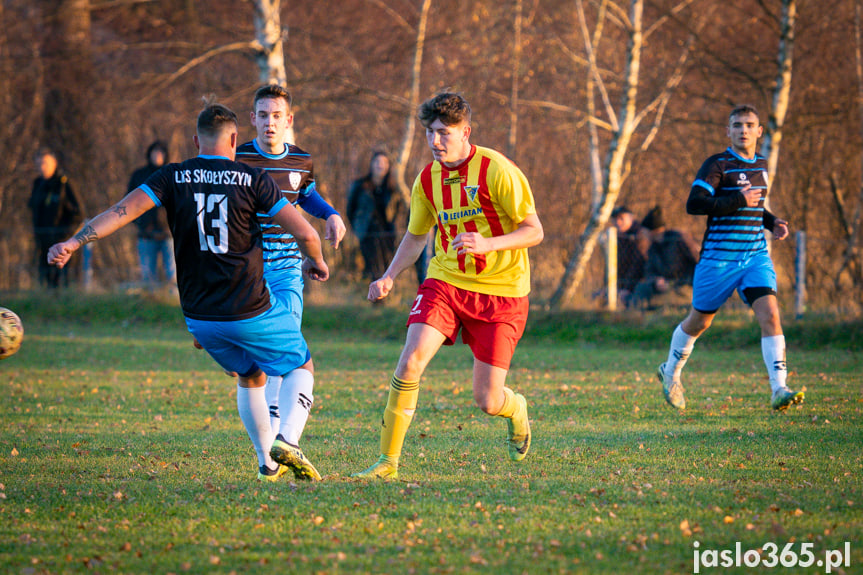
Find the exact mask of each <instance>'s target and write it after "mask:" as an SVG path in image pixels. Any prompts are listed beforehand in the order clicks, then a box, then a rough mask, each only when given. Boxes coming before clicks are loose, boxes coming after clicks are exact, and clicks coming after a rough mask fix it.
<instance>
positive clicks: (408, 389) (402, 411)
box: [381, 376, 512, 465]
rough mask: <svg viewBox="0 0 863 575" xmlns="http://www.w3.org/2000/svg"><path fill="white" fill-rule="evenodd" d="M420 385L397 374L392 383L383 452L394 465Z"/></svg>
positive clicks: (385, 413)
mask: <svg viewBox="0 0 863 575" xmlns="http://www.w3.org/2000/svg"><path fill="white" fill-rule="evenodd" d="M419 386H420V384H419V382H418V381H402V380H401V379H399V378H397V377H396V376H393V379H392V382H391V383H390V395H389V398H388V399H387V407H386V409H385V410H384V417H383V421H382V422H381V454H382V455H383V456H384V457H386V458H387V459H388V460H389V462H390V463H392V464H393V465H398V461H399V455H401V452H402V445H403V444H404V441H405V434H407V431H408V427H410V424H411V420H412V419H413V417H414V412H415V411H416V408H417V398H418V397H419ZM510 393H512V392H510Z"/></svg>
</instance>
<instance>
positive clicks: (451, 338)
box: [407, 279, 530, 369]
mask: <svg viewBox="0 0 863 575" xmlns="http://www.w3.org/2000/svg"><path fill="white" fill-rule="evenodd" d="M529 305H530V304H529V302H528V299H527V296H524V297H504V296H497V295H488V294H483V293H477V292H473V291H468V290H465V289H461V288H457V287H455V286H453V285H450V284H448V283H446V282H444V281H440V280H436V279H427V280H426V281H425V282H423V284H422V285H421V286H420V288H419V290H418V291H417V297H416V299H415V300H414V304H413V307H411V311H410V314H409V315H408V322H407V324H408V325H411V324H412V323H425V324H428V325H430V326H432V327H433V328H435V329H437V330H438V331H439V332H441V333H442V334H444V336H445V337H446V341H445V342H444V344H445V345H453V344H454V343H455V338H456V336H457V335H458V332H459V329H461V340H462V341H463V342H464V343H466V344H467V345H468V346H470V349H471V351H472V352H473V356H474V357H475V358H476V359H478V360H480V361H482V362H485V363H488V364H490V365H493V366H495V367H500V368H503V369H509V364H510V362H511V361H512V355H513V353H515V346H516V344H517V343H518V340H520V339H521V336H522V335H523V334H524V326H525V324H526V323H527V312H528V308H529Z"/></svg>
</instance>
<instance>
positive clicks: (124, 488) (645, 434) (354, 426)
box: [0, 294, 863, 575]
mask: <svg viewBox="0 0 863 575" xmlns="http://www.w3.org/2000/svg"><path fill="white" fill-rule="evenodd" d="M0 306H4V307H8V308H11V309H13V310H15V311H16V312H18V313H19V315H20V316H21V317H22V319H23V321H24V324H25V330H26V336H25V343H24V346H23V347H22V349H21V350H20V352H19V353H18V354H17V355H16V356H14V357H12V358H9V359H7V360H4V361H2V362H0V383H2V386H3V389H4V390H5V392H4V397H5V399H4V400H3V402H2V407H0V413H2V416H0V473H2V475H0V572H3V573H63V572H90V573H95V572H98V573H107V572H117V573H149V574H161V573H230V572H235V573H329V574H335V573H391V574H403V573H417V574H422V573H457V574H462V573H494V574H498V573H529V574H534V573H626V574H627V575H631V574H638V573H645V574H654V573H691V572H693V570H694V567H695V559H694V558H695V556H696V554H699V557H701V559H702V561H703V562H704V565H709V564H710V561H711V557H713V559H714V560H716V561H718V560H719V559H718V557H721V556H719V555H716V553H718V552H720V551H727V552H728V554H729V556H730V554H731V553H732V551H734V550H735V549H736V544H737V543H740V547H741V549H742V551H747V550H749V549H762V556H761V559H760V560H759V561H764V562H767V563H768V564H769V563H770V562H771V561H775V562H777V563H778V562H779V560H780V559H784V560H785V561H786V563H789V564H790V563H799V562H800V561H801V560H805V559H806V558H807V557H808V556H807V555H806V553H805V552H807V551H811V552H812V554H813V555H812V564H811V566H809V567H808V568H803V567H800V566H799V565H798V566H796V567H782V564H781V563H779V564H778V565H777V567H774V568H773V569H765V568H764V567H763V566H761V567H746V566H745V565H744V566H741V567H739V568H736V567H732V568H721V567H707V566H702V567H701V568H700V571H701V572H702V573H711V572H713V573H719V572H722V573H761V572H766V571H769V572H774V573H781V574H785V573H824V572H827V568H828V565H827V564H826V563H825V561H830V562H831V565H833V564H835V563H836V562H837V561H838V559H837V556H836V554H831V555H829V556H828V555H827V553H828V552H831V551H836V550H838V551H842V552H843V556H842V557H841V563H842V565H841V566H837V567H831V569H830V570H831V571H832V572H833V573H863V512H861V509H863V493H861V487H863V480H861V474H863V451H861V445H863V429H861V422H863V417H861V406H863V403H861V401H863V394H861V391H863V354H861V349H863V322H861V321H860V320H857V321H854V322H844V323H840V322H839V321H836V320H834V319H831V318H822V317H815V318H807V319H805V320H802V321H794V320H787V321H786V335H787V339H788V345H789V357H788V360H789V369H790V370H791V372H792V373H791V376H790V382H791V385H792V387H794V388H803V387H805V388H806V402H805V403H804V404H803V405H802V406H797V407H794V408H792V409H790V410H789V411H787V412H785V413H774V412H772V411H771V410H770V409H769V407H768V403H769V387H768V383H767V381H766V374H765V370H764V366H763V364H762V360H761V353H760V346H759V343H758V342H759V334H758V329H757V326H756V325H755V323H754V321H752V320H751V319H750V318H748V317H747V316H745V315H734V314H728V315H727V316H726V317H721V316H720V319H718V320H717V322H716V324H715V325H714V326H713V328H711V330H710V331H709V332H708V333H707V334H706V335H705V336H704V337H703V338H702V339H701V340H699V342H698V345H697V346H696V349H695V352H694V354H693V356H692V358H691V359H690V362H689V364H688V366H687V370H686V372H685V373H684V382H685V384H686V387H687V405H688V407H687V410H686V412H685V413H677V412H675V411H674V410H672V409H671V408H670V407H669V406H667V405H666V404H665V402H664V400H663V398H662V394H661V391H660V386H659V384H658V383H657V382H656V380H655V376H654V371H655V369H656V366H657V365H658V364H659V363H660V362H661V361H663V360H664V356H665V354H666V350H667V348H666V346H667V341H668V337H669V335H670V333H671V330H672V329H673V327H674V325H675V323H676V322H677V321H679V319H680V316H678V315H656V316H641V315H634V316H630V315H623V314H621V315H616V316H606V315H603V314H592V313H581V314H578V313H570V314H559V315H547V314H544V313H542V312H536V313H533V315H532V318H531V321H530V325H529V327H528V334H527V335H526V337H525V339H524V340H523V341H522V343H521V345H520V347H519V349H518V351H517V353H516V357H515V359H514V366H513V369H512V371H511V372H510V379H509V383H510V385H511V386H512V387H513V388H515V389H516V390H518V391H521V392H523V393H524V394H525V395H526V396H527V397H528V401H529V404H530V410H531V421H532V425H533V432H534V440H533V447H532V450H531V452H530V455H529V456H528V458H527V459H526V460H525V462H523V463H522V464H514V463H511V462H510V461H509V459H508V458H507V456H506V446H505V444H504V433H505V424H504V422H503V421H502V420H500V419H497V418H490V417H488V416H485V415H483V414H482V413H481V412H480V411H479V410H478V409H477V408H476V407H474V406H473V403H472V399H471V388H470V368H471V360H470V352H469V350H468V349H467V348H466V347H464V346H462V345H457V346H455V347H454V348H444V349H443V350H442V351H441V353H440V354H439V355H438V357H436V358H435V360H434V361H433V362H432V364H431V366H430V368H429V370H428V371H427V372H426V375H425V377H424V380H423V382H422V385H421V388H420V403H419V410H418V412H417V415H416V417H415V418H414V422H413V425H412V427H411V429H410V431H409V433H408V437H407V441H406V444H405V452H404V454H403V457H402V460H403V463H402V467H401V468H400V480H399V481H396V482H391V483H382V482H374V483H364V482H358V481H356V480H353V479H351V478H350V477H349V476H350V474H351V473H353V472H355V471H358V470H361V469H363V468H365V467H367V466H368V465H369V464H370V463H371V462H373V461H374V460H375V459H376V458H377V455H378V438H379V431H378V429H379V428H378V425H379V421H380V416H381V413H382V411H383V407H384V404H385V402H386V393H387V388H388V384H389V377H390V375H391V373H392V369H393V367H394V366H395V361H396V359H397V357H398V353H399V350H400V348H401V344H402V341H403V337H404V318H405V317H404V312H403V311H402V310H401V309H396V308H394V307H375V308H370V307H365V306H361V307H357V308H347V307H345V308H334V307H323V306H318V307H310V308H307V310H306V316H305V320H304V321H305V330H306V337H307V339H308V340H309V342H310V345H311V347H312V349H313V352H314V355H315V361H316V365H317V384H316V389H315V406H314V409H313V411H312V417H311V419H310V422H309V425H308V427H307V428H306V433H305V435H304V438H303V447H304V449H305V451H306V454H307V455H308V456H309V457H310V459H311V460H312V461H313V462H315V464H316V465H317V467H318V469H319V470H320V471H321V473H322V474H323V475H324V476H325V481H324V482H322V483H317V484H309V483H299V484H297V483H292V482H288V481H285V482H282V483H277V484H272V485H271V484H266V485H262V484H260V483H258V482H256V481H255V473H256V460H255V456H254V452H253V450H252V448H251V443H250V442H249V440H248V439H247V437H246V435H245V432H244V430H243V428H242V425H241V423H240V420H239V417H238V416H237V413H236V384H235V383H234V382H233V380H232V379H230V378H228V377H226V376H224V375H223V374H222V373H221V372H220V370H218V369H217V367H216V366H215V364H214V363H213V362H212V361H211V360H210V359H209V358H208V357H207V356H206V355H205V354H204V353H203V352H199V351H196V350H194V349H193V348H192V346H191V344H190V337H189V336H188V334H187V333H186V331H185V328H184V326H183V323H182V317H181V314H180V311H179V309H178V307H176V306H175V305H172V304H171V303H165V302H159V301H150V300H147V299H141V298H135V297H122V296H105V297H101V298H97V297H92V296H90V297H88V296H81V295H76V294H65V295H64V296H63V297H62V298H49V297H39V296H5V297H4V298H2V301H0ZM846 542H847V543H848V546H847V547H846ZM788 544H790V546H788V548H787V552H786V555H785V556H784V557H783V556H781V552H782V550H783V548H785V547H786V545H788ZM772 545H775V546H776V548H777V549H776V551H775V552H773V548H772ZM846 549H849V550H850V556H846V555H845V554H844V551H845V550H846ZM710 550H714V551H715V553H714V554H713V555H711V554H710V552H709V551H710ZM788 553H793V554H794V556H796V560H795V561H792V559H794V557H792V555H790V554H788ZM753 557H754V556H753V555H752V554H750V555H748V558H749V560H750V561H752V560H753ZM819 561H820V562H821V564H820V565H819V563H818V562H819Z"/></svg>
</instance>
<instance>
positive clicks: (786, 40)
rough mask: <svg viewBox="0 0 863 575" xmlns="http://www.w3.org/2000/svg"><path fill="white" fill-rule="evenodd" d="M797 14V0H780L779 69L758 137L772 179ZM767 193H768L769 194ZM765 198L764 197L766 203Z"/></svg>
mask: <svg viewBox="0 0 863 575" xmlns="http://www.w3.org/2000/svg"><path fill="white" fill-rule="evenodd" d="M796 18H797V0H782V22H781V32H780V35H779V55H778V73H777V75H776V87H775V88H774V89H773V106H772V109H771V110H770V116H769V118H768V121H767V133H766V134H765V135H764V139H763V140H762V141H761V155H762V156H764V157H765V158H767V175H768V181H769V182H770V183H771V185H772V183H773V178H774V177H775V176H776V167H777V165H778V164H779V144H780V143H781V142H782V126H783V125H785V113H786V112H787V111H788V100H789V95H790V94H791V70H792V65H793V57H792V56H793V53H794V23H795V20H796ZM768 197H769V196H768ZM766 205H767V200H766V199H765V207H766Z"/></svg>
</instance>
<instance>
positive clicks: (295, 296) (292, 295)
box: [264, 272, 303, 325]
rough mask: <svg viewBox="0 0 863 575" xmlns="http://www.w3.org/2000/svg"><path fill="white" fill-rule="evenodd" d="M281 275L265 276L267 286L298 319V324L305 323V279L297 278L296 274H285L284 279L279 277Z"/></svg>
mask: <svg viewBox="0 0 863 575" xmlns="http://www.w3.org/2000/svg"><path fill="white" fill-rule="evenodd" d="M278 275H279V274H277V273H275V272H274V273H272V274H271V275H269V276H268V275H267V274H266V273H265V274H264V278H265V279H266V280H267V285H268V286H269V288H270V294H271V295H272V296H273V297H274V298H276V299H278V300H280V301H281V302H282V303H283V304H284V305H285V306H287V308H288V311H289V312H291V313H292V314H294V315H295V316H296V317H297V323H299V324H301V325H302V323H303V279H302V276H300V277H299V278H297V277H295V274H290V275H287V274H284V273H282V274H281V275H283V276H284V278H282V277H277V276H278Z"/></svg>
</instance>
